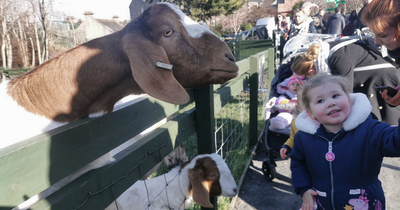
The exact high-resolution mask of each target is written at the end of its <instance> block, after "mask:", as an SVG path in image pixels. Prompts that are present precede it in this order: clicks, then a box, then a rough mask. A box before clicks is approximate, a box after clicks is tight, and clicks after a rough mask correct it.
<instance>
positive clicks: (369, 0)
mask: <svg viewBox="0 0 400 210" xmlns="http://www.w3.org/2000/svg"><path fill="white" fill-rule="evenodd" d="M371 1H372V0H363V4H364V7H363V8H361V9H360V11H359V12H358V16H357V26H356V27H355V28H356V29H357V28H358V29H360V30H361V29H362V28H364V27H367V26H366V25H364V24H363V23H362V21H361V15H362V13H363V11H364V9H365V7H366V6H367V5H368V4H369V3H371Z"/></svg>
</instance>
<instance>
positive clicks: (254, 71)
mask: <svg viewBox="0 0 400 210" xmlns="http://www.w3.org/2000/svg"><path fill="white" fill-rule="evenodd" d="M259 61H260V59H259V58H258V57H257V56H250V77H249V83H250V106H249V108H250V116H249V117H250V120H249V146H250V148H251V146H253V145H255V144H256V143H257V138H258V137H257V127H258V125H257V124H258V122H257V118H258V114H257V109H258V69H259V63H260V62H259Z"/></svg>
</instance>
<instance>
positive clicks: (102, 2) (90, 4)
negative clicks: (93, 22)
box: [54, 0, 132, 21]
mask: <svg viewBox="0 0 400 210" xmlns="http://www.w3.org/2000/svg"><path fill="white" fill-rule="evenodd" d="M131 1H132V0H54V9H55V10H56V11H57V12H63V13H65V14H66V15H67V16H74V17H75V19H81V20H84V19H85V16H84V15H83V13H84V12H85V11H91V12H93V13H94V15H93V17H94V18H97V19H111V18H112V16H114V15H118V16H119V20H120V21H123V20H130V14H129V4H130V3H131Z"/></svg>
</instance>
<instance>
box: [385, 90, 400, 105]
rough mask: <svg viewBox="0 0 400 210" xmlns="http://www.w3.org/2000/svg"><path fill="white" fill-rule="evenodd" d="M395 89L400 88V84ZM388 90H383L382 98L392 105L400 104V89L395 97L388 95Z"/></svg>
mask: <svg viewBox="0 0 400 210" xmlns="http://www.w3.org/2000/svg"><path fill="white" fill-rule="evenodd" d="M395 89H396V90H400V85H398V86H397V87H396V88H395ZM387 92H388V91H387V90H384V91H383V92H381V95H382V98H383V99H385V100H386V102H387V103H388V104H390V105H392V106H398V105H400V91H399V92H397V94H396V95H395V96H393V97H390V96H388V95H387Z"/></svg>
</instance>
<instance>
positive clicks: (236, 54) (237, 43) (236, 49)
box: [235, 41, 242, 61]
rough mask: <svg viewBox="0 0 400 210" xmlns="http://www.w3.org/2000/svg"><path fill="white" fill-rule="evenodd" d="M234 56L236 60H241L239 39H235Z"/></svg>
mask: <svg viewBox="0 0 400 210" xmlns="http://www.w3.org/2000/svg"><path fill="white" fill-rule="evenodd" d="M235 58H236V61H240V60H242V58H241V57H240V41H235Z"/></svg>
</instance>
